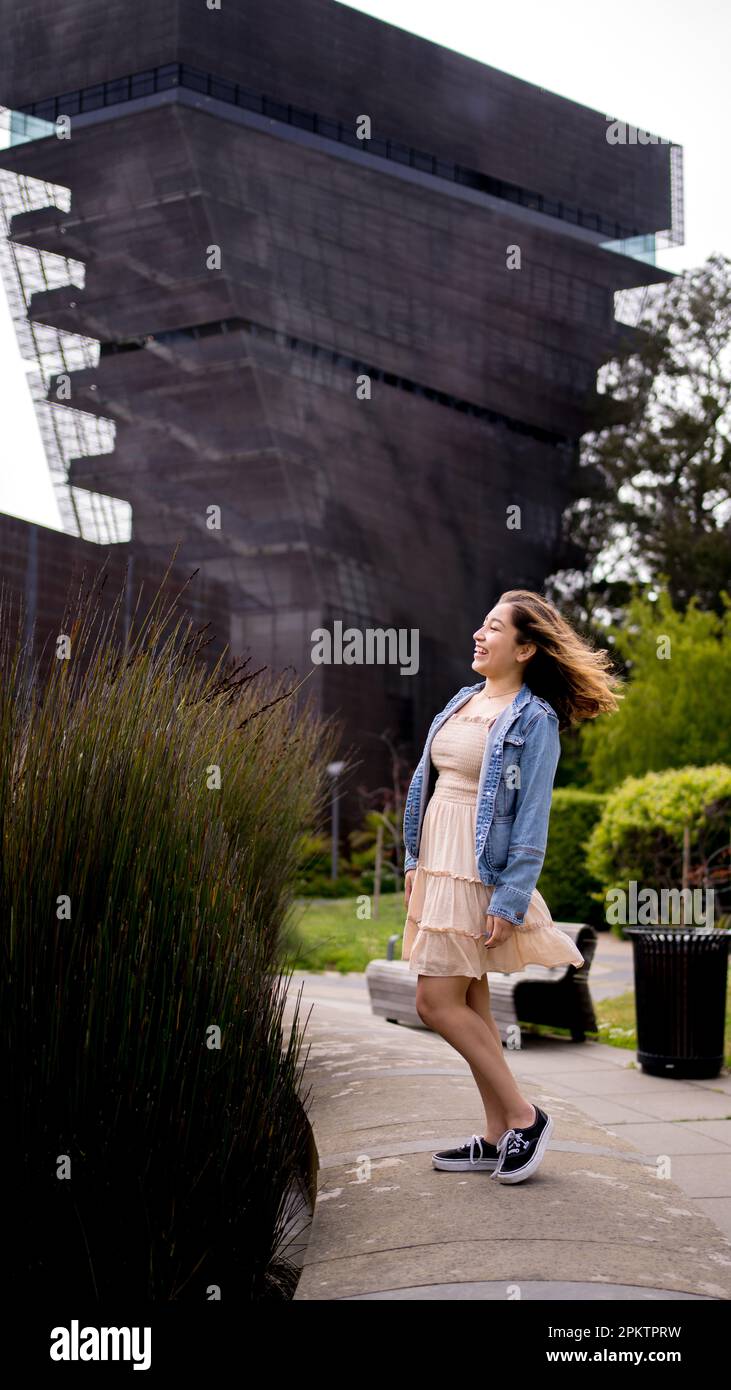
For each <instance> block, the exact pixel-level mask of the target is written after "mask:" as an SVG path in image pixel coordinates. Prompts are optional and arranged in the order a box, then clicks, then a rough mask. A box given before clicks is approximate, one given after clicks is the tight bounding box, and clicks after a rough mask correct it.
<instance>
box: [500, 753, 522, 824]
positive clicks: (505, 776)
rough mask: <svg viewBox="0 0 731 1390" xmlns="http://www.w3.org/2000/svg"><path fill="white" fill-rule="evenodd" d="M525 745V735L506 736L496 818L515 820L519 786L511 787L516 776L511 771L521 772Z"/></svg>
mask: <svg viewBox="0 0 731 1390" xmlns="http://www.w3.org/2000/svg"><path fill="white" fill-rule="evenodd" d="M524 743H525V735H524V734H506V735H505V738H504V739H503V766H502V771H501V773H500V781H499V782H498V786H497V792H496V794H495V815H496V817H501V816H510V817H511V818H514V816H515V809H516V803H517V800H518V785H517V783H516V785H514V786H513V785H511V783H512V781H513V779H514V778H515V775H516V774H515V772H514V771H513V772H511V770H510V769H511V768H516V767H517V768H518V772H520V756H521V753H522V751H523V744H524Z"/></svg>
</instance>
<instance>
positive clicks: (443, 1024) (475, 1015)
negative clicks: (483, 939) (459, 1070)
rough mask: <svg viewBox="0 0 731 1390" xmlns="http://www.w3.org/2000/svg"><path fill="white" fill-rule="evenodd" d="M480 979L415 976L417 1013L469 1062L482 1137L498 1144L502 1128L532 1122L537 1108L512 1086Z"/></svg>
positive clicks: (485, 980) (516, 1126) (513, 1083)
mask: <svg viewBox="0 0 731 1390" xmlns="http://www.w3.org/2000/svg"><path fill="white" fill-rule="evenodd" d="M483 980H484V984H483V983H482V981H479V980H473V979H472V977H471V976H467V975H446V976H435V975H419V977H418V979H417V982H416V1011H417V1013H418V1015H419V1017H420V1018H421V1019H422V1021H423V1022H424V1023H426V1024H427V1026H428V1027H429V1028H433V1029H434V1032H436V1033H439V1034H440V1036H441V1037H443V1038H444V1039H445V1041H446V1042H448V1043H450V1044H451V1046H452V1047H454V1048H455V1049H456V1051H457V1052H459V1053H460V1055H461V1056H462V1057H464V1059H465V1061H466V1062H467V1063H468V1065H469V1067H470V1070H471V1072H472V1075H473V1077H474V1078H475V1082H476V1084H477V1086H478V1089H479V1091H480V1096H481V1098H482V1102H483V1105H484V1107H485V1118H486V1120H487V1128H486V1130H485V1136H484V1137H485V1138H486V1139H487V1140H489V1141H490V1142H491V1143H496V1142H497V1140H498V1139H499V1138H500V1135H501V1134H504V1132H505V1130H506V1129H513V1128H515V1129H518V1128H520V1127H521V1126H523V1127H525V1126H527V1125H532V1124H533V1121H534V1120H535V1118H536V1111H535V1107H534V1106H533V1105H531V1102H530V1101H528V1100H525V1098H524V1097H523V1096H522V1095H521V1093H520V1091H519V1090H518V1087H517V1086H516V1084H515V1080H514V1077H513V1074H512V1072H511V1070H510V1067H509V1066H508V1064H507V1062H506V1061H505V1057H504V1055H503V1045H502V1042H501V1040H500V1034H499V1032H498V1029H497V1025H496V1024H495V1021H494V1019H492V1016H491V1021H492V1025H493V1026H492V1027H491V1026H490V1022H488V1020H487V1018H486V1017H485V1015H484V1012H483V1011H482V1010H483V1009H484V1006H485V997H486V990H487V979H486V977H483ZM480 986H482V988H481V989H480ZM468 990H469V991H471V994H472V998H473V999H474V998H476V999H477V1002H478V1004H480V1005H481V1009H480V1011H478V1010H476V1009H475V1008H474V1006H473V1005H472V1004H470V1003H468V1002H467V993H468ZM487 999H488V1001H489V994H488V995H487ZM487 1009H488V1012H489V1002H488V1003H487ZM498 1126H500V1128H499V1129H498Z"/></svg>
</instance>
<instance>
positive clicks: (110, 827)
mask: <svg viewBox="0 0 731 1390" xmlns="http://www.w3.org/2000/svg"><path fill="white" fill-rule="evenodd" d="M161 594H162V591H161V593H160V594H158V595H157V597H156V599H155V601H154V602H153V605H152V607H151V608H150V610H149V612H148V613H147V614H146V615H145V616H144V617H143V618H142V619H141V620H140V621H137V620H136V619H135V622H134V623H133V629H132V632H131V634H130V635H129V636H128V638H127V639H126V640H125V641H123V642H120V641H118V640H117V639H116V638H115V632H116V630H117V628H118V626H119V623H118V619H119V608H120V600H119V599H118V600H117V601H116V604H115V606H114V611H113V612H112V614H111V617H110V618H108V619H105V618H104V616H103V613H102V610H101V607H100V605H99V600H98V595H97V598H96V600H95V599H94V598H92V597H88V596H87V597H86V599H85V600H84V601H83V602H82V603H81V604H80V605H79V606H78V607H77V611H76V612H75V613H74V615H73V618H72V617H71V616H69V618H68V619H67V620H66V624H65V633H66V635H68V636H69V637H70V655H67V656H63V655H60V656H58V657H57V659H55V660H54V661H53V662H52V668H51V672H50V675H49V676H48V678H47V679H44V680H43V681H41V680H40V679H39V674H38V669H37V668H36V667H34V664H33V662H32V661H31V658H30V656H29V654H28V649H27V647H26V646H25V645H24V643H23V639H22V636H21V634H20V633H19V632H16V633H14V634H13V635H9V634H8V632H7V631H6V622H5V617H6V615H5V614H3V613H1V612H0V632H3V633H5V635H4V636H3V637H2V638H0V836H1V844H0V848H1V851H2V853H1V856H0V912H1V917H2V926H3V932H2V942H3V945H2V982H1V984H0V990H1V997H0V1027H1V1028H2V1048H3V1056H4V1061H5V1066H4V1084H3V1098H2V1120H3V1133H4V1135H5V1143H6V1145H9V1147H10V1152H11V1155H12V1171H11V1185H10V1186H9V1187H8V1188H6V1193H5V1196H6V1201H7V1203H8V1204H10V1206H12V1208H13V1210H14V1213H15V1214H16V1215H17V1216H19V1217H20V1221H21V1223H22V1243H21V1248H20V1249H19V1250H16V1251H15V1252H14V1253H12V1254H11V1258H10V1261H9V1266H8V1269H9V1272H10V1271H12V1277H13V1283H14V1287H15V1290H16V1292H22V1293H23V1294H24V1295H27V1296H30V1297H42V1296H43V1295H45V1294H48V1295H49V1296H50V1297H52V1298H53V1299H54V1302H55V1306H57V1307H58V1306H59V1300H60V1301H61V1302H64V1300H66V1299H68V1300H69V1307H70V1308H72V1307H73V1306H74V1300H75V1299H76V1298H77V1297H83V1298H84V1299H85V1300H88V1299H91V1300H95V1299H99V1300H101V1299H103V1298H109V1297H121V1298H130V1297H133V1298H135V1299H136V1298H143V1299H148V1300H152V1301H169V1300H190V1301H191V1302H193V1303H196V1304H199V1303H201V1302H202V1301H204V1300H206V1299H210V1298H213V1297H216V1296H217V1290H220V1295H221V1297H222V1298H225V1299H226V1301H227V1303H229V1305H230V1304H231V1303H233V1302H234V1301H236V1300H238V1301H251V1300H254V1299H259V1298H264V1297H287V1296H289V1295H290V1294H291V1292H292V1290H293V1287H294V1284H295V1282H296V1277H297V1265H296V1260H294V1259H293V1258H292V1255H293V1252H292V1251H291V1250H287V1249H286V1230H287V1229H288V1226H287V1215H288V1195H289V1197H290V1198H291V1186H292V1183H293V1181H294V1180H295V1178H296V1174H297V1172H298V1169H299V1166H300V1164H301V1163H302V1162H303V1160H304V1156H305V1152H306V1145H307V1121H306V1116H305V1113H304V1110H303V1104H304V1102H305V1100H306V1097H304V1096H303V1095H302V1093H301V1089H300V1088H301V1082H302V1076H303V1070H304V1069H303V1068H302V1066H301V1062H300V1049H301V1045H302V1041H303V1035H302V1034H301V1032H300V1030H299V1028H298V1009H299V999H297V1001H296V1002H295V1012H294V1019H293V1024H292V1027H291V1030H288V1035H287V1038H286V1041H285V1031H287V1030H285V1029H284V1027H283V1019H282V1014H283V1007H284V1002H285V996H286V990H287V984H288V983H289V976H288V975H287V974H286V973H282V966H281V961H282V951H283V942H284V940H285V938H286V934H287V927H288V922H287V918H288V913H289V912H290V909H291V907H292V904H293V896H294V895H293V889H294V885H295V883H296V879H297V874H298V868H299V865H298V854H299V843H300V838H301V833H302V829H303V826H304V825H306V824H310V823H311V822H313V821H314V820H316V818H317V816H318V814H319V812H320V810H321V808H322V805H323V800H324V797H325V795H326V787H325V781H326V776H325V772H324V769H325V765H326V763H327V762H328V761H329V760H331V759H332V757H333V756H334V753H335V750H336V731H335V729H334V727H333V726H332V725H331V724H330V723H329V722H328V721H323V720H318V719H317V718H316V716H315V714H314V713H313V711H312V709H311V706H310V703H309V701H308V702H307V703H306V704H305V705H304V706H301V707H300V709H299V711H298V710H297V708H296V700H295V692H292V691H287V690H286V689H285V682H284V679H283V677H279V678H272V677H269V678H265V676H264V674H263V673H262V672H261V671H260V672H253V673H247V671H246V664H245V665H244V667H241V668H239V669H238V670H234V669H232V668H231V665H230V664H229V665H226V666H224V665H223V659H222V660H221V661H219V662H218V663H217V664H216V665H215V667H214V668H213V669H211V668H210V667H206V666H205V665H204V664H203V662H202V661H201V659H200V658H201V654H202V647H203V645H205V643H204V638H203V637H202V635H201V634H200V633H196V632H194V631H193V629H192V627H191V625H190V623H188V625H187V626H186V625H185V623H184V622H183V621H182V619H180V618H177V619H176V615H175V612H174V611H173V612H171V611H170V610H169V609H166V607H165V600H164V599H163V598H162V596H161ZM7 1248H8V1247H7V1245H6V1249H7ZM9 1253H10V1252H9ZM76 1306H79V1305H78V1304H77V1305H76Z"/></svg>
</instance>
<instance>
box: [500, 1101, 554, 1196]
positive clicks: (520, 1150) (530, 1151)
mask: <svg viewBox="0 0 731 1390" xmlns="http://www.w3.org/2000/svg"><path fill="white" fill-rule="evenodd" d="M533 1108H534V1110H535V1112H536V1119H535V1120H534V1122H533V1124H532V1125H531V1126H530V1127H529V1128H526V1129H506V1131H505V1133H504V1134H501V1135H500V1138H499V1139H498V1142H497V1147H498V1153H499V1155H500V1158H499V1161H498V1163H497V1165H496V1167H495V1169H494V1171H493V1174H492V1176H493V1178H496V1179H497V1181H498V1182H523V1179H524V1178H530V1177H532V1176H533V1174H534V1173H535V1171H536V1168H537V1167H538V1166H539V1164H540V1162H541V1159H542V1158H543V1155H544V1154H545V1152H546V1149H547V1148H548V1141H549V1139H550V1137H551V1132H552V1130H553V1120H552V1119H551V1116H550V1115H547V1114H546V1112H545V1110H541V1107H540V1105H534V1107H533Z"/></svg>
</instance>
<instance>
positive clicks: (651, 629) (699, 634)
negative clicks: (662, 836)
mask: <svg viewBox="0 0 731 1390" xmlns="http://www.w3.org/2000/svg"><path fill="white" fill-rule="evenodd" d="M720 601H721V606H722V609H723V615H722V616H721V617H718V615H717V614H716V613H715V612H711V611H708V610H704V609H703V608H701V607H700V605H699V604H698V600H697V599H696V598H695V597H694V598H691V600H690V601H689V603H688V605H687V607H686V610H685V613H679V612H678V611H677V610H676V609H675V608H674V607H673V605H672V602H671V598H670V594H669V592H668V590H667V588H665V589H661V590H659V591H655V590H653V589H649V590H647V591H646V592H644V593H639V592H636V593H635V594H634V596H633V598H632V600H631V602H630V603H629V605H628V607H627V611H626V614H625V617H624V621H623V625H622V626H621V627H616V628H614V629H612V637H613V639H614V641H615V643H616V646H617V649H618V651H619V652H620V653H621V655H622V657H623V659H624V661H625V664H626V668H627V670H628V671H629V682H628V684H627V685H626V686H625V689H624V699H623V700H622V702H621V704H620V708H619V710H618V711H617V712H616V713H614V714H611V715H606V714H605V715H600V716H599V717H598V718H597V719H596V720H592V721H591V722H590V723H588V724H583V725H582V726H581V730H580V733H581V741H582V750H583V752H584V754H585V756H586V760H587V764H588V767H589V774H590V785H591V787H592V790H596V791H606V790H609V789H610V788H612V787H615V786H617V785H618V784H619V783H620V782H622V781H624V779H625V777H628V776H635V777H641V776H643V775H644V774H645V773H646V772H661V771H663V770H664V769H666V768H681V767H689V766H696V767H705V766H708V765H709V764H711V763H731V722H730V721H729V719H728V716H727V709H728V691H729V685H730V684H731V597H729V595H728V593H726V592H725V591H723V592H722V593H721V595H720Z"/></svg>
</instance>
